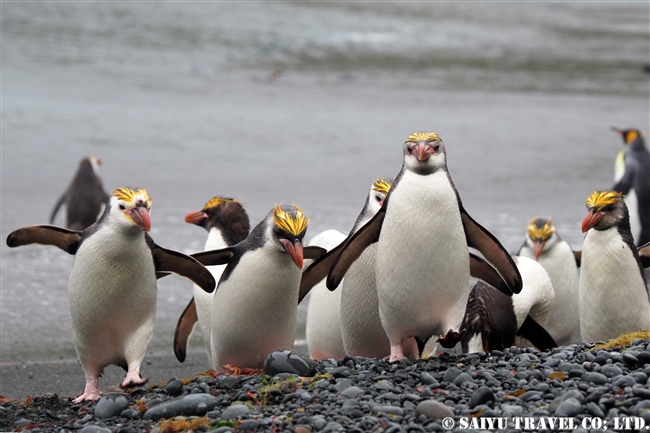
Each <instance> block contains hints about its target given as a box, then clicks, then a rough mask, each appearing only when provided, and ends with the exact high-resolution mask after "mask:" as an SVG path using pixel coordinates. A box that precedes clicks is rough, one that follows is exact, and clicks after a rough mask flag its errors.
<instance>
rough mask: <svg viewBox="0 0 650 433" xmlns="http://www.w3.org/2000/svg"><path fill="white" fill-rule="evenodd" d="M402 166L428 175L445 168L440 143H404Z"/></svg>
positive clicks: (434, 141) (442, 147)
mask: <svg viewBox="0 0 650 433" xmlns="http://www.w3.org/2000/svg"><path fill="white" fill-rule="evenodd" d="M403 150H404V165H405V166H406V168H408V169H410V170H411V171H413V172H416V173H419V174H429V173H433V172H434V171H436V170H438V169H441V168H444V167H446V166H447V159H446V156H445V155H446V152H445V145H444V144H443V142H442V141H436V140H433V141H427V142H425V141H418V142H412V141H407V142H405V143H404V147H403Z"/></svg>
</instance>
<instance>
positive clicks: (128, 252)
mask: <svg viewBox="0 0 650 433" xmlns="http://www.w3.org/2000/svg"><path fill="white" fill-rule="evenodd" d="M150 209H151V198H150V197H149V194H148V193H147V191H146V190H144V189H140V188H136V189H131V188H118V189H116V190H114V191H113V193H112V194H111V197H110V200H109V203H108V205H107V207H106V209H105V211H104V213H103V214H102V216H101V218H100V219H99V220H97V222H95V223H94V224H92V225H91V226H90V227H88V228H87V229H85V230H84V231H73V230H68V229H64V228H60V227H54V226H47V225H45V226H31V227H24V228H21V229H18V230H16V231H14V232H12V233H10V234H9V236H8V237H7V245H9V246H10V247H17V246H21V245H28V244H43V245H54V246H57V247H59V248H61V249H62V250H64V251H66V252H67V253H69V254H74V255H75V260H74V263H73V265H72V271H71V273H70V282H69V286H68V296H69V302H70V319H71V325H72V342H73V343H74V347H75V350H76V351H77V356H78V357H79V361H80V362H81V366H82V367H83V370H84V374H85V376H86V388H85V390H84V392H83V394H81V395H80V396H79V397H78V398H77V399H75V402H77V403H78V402H81V401H83V400H97V399H98V398H100V396H101V393H100V391H99V376H100V375H101V373H102V371H103V370H104V368H105V367H106V366H107V365H109V364H116V365H119V366H121V367H123V368H124V369H125V370H126V371H127V374H126V376H125V377H124V379H123V380H122V382H121V383H120V386H122V387H129V386H134V385H141V384H143V383H144V382H146V380H147V379H146V378H142V377H141V376H140V366H141V364H142V360H143V359H144V356H145V353H146V350H147V346H148V345H149V342H150V341H151V336H152V335H153V328H154V322H155V316H156V293H157V290H156V277H157V272H161V273H162V274H165V273H169V272H173V273H177V274H179V275H182V276H184V277H187V278H189V279H191V280H192V281H194V282H195V283H196V284H198V285H199V286H201V288H202V289H203V290H205V291H206V292H211V291H213V290H214V287H215V280H214V278H213V277H212V275H211V274H210V272H209V271H208V270H207V269H205V268H204V267H203V266H202V265H201V264H200V263H199V262H197V261H196V260H195V259H193V258H191V257H189V256H186V255H184V254H181V253H178V252H175V251H171V250H166V249H164V248H161V247H159V246H158V245H156V244H155V243H154V241H153V239H151V237H149V235H148V234H147V232H148V231H149V229H150V227H151V219H150V217H149V211H150Z"/></svg>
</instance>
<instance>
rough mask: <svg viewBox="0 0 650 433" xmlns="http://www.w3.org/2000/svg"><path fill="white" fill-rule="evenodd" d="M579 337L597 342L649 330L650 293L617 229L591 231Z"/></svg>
mask: <svg viewBox="0 0 650 433" xmlns="http://www.w3.org/2000/svg"><path fill="white" fill-rule="evenodd" d="M579 299H580V333H581V335H582V340H583V341H586V342H594V341H600V340H609V339H612V338H616V337H618V336H619V335H620V334H621V333H627V332H634V331H638V330H639V329H646V330H647V329H649V328H650V302H649V301H648V292H647V291H646V288H645V285H644V284H643V279H642V277H641V273H640V272H639V267H638V265H637V263H636V261H635V260H634V257H633V256H632V251H631V250H630V248H629V247H628V246H627V244H625V243H624V242H623V240H622V239H621V237H620V235H619V234H618V233H617V232H616V228H611V229H609V230H604V231H598V230H589V231H588V232H587V236H586V237H585V241H584V244H583V248H582V269H581V272H580V286H579Z"/></svg>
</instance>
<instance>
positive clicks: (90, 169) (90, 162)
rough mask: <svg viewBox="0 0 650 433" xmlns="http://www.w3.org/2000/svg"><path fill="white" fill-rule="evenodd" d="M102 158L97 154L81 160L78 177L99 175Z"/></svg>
mask: <svg viewBox="0 0 650 433" xmlns="http://www.w3.org/2000/svg"><path fill="white" fill-rule="evenodd" d="M101 163H102V160H101V159H99V158H97V157H95V156H88V157H86V158H84V159H82V160H81V161H79V169H78V170H77V177H81V178H82V179H83V178H86V179H88V178H93V177H97V176H98V175H99V165H100V164H101Z"/></svg>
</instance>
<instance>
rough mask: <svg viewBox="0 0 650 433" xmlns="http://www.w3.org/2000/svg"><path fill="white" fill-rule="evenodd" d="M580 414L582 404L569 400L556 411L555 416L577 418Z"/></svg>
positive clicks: (573, 399) (572, 399)
mask: <svg viewBox="0 0 650 433" xmlns="http://www.w3.org/2000/svg"><path fill="white" fill-rule="evenodd" d="M579 413H580V402H579V401H578V400H576V399H575V398H567V399H566V400H564V401H563V402H562V404H560V405H559V406H558V408H557V409H556V410H555V413H554V415H555V416H576V415H578V414H579Z"/></svg>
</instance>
